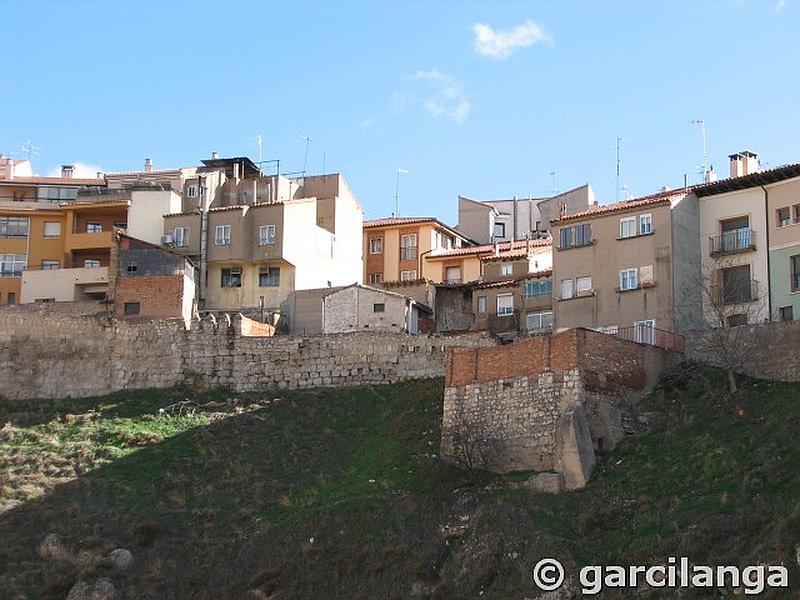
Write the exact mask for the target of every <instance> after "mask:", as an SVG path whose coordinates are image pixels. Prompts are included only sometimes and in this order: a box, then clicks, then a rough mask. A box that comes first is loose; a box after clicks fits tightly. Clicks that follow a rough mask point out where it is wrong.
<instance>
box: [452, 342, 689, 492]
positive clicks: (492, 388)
mask: <svg viewBox="0 0 800 600" xmlns="http://www.w3.org/2000/svg"><path fill="white" fill-rule="evenodd" d="M680 358H681V357H680V355H676V354H674V353H671V352H668V351H666V350H661V349H659V348H654V347H652V346H645V345H642V344H635V343H633V342H627V341H624V340H621V339H619V338H616V337H614V336H610V335H606V334H602V333H597V332H594V331H590V330H585V329H571V330H568V331H565V332H563V333H560V334H557V335H553V336H546V337H534V338H528V339H524V340H520V341H518V342H515V343H513V344H507V345H503V346H496V347H486V348H453V349H451V350H450V351H449V352H448V355H447V362H446V367H445V370H446V373H445V393H444V417H443V423H442V454H443V456H446V457H450V458H452V459H455V460H456V461H458V462H461V463H471V464H468V466H478V467H482V468H487V469H489V470H492V471H496V472H507V471H514V470H535V471H556V472H558V473H560V474H562V475H563V478H564V481H565V484H566V486H567V487H568V488H577V487H582V486H583V485H584V484H585V483H586V480H587V479H588V476H589V473H590V472H591V468H592V466H593V465H594V460H595V451H602V450H610V449H613V447H614V446H615V445H616V443H617V442H618V441H619V440H620V439H621V438H622V435H623V429H622V419H623V415H624V413H625V412H627V411H629V410H630V408H631V407H632V405H633V404H635V402H636V401H637V400H638V399H639V398H640V397H641V396H642V395H644V394H645V393H647V392H648V391H649V390H650V389H651V388H652V386H653V385H654V384H655V382H656V380H657V379H658V376H659V375H660V373H661V372H662V371H663V370H664V369H666V368H669V367H670V366H672V365H674V364H675V363H676V362H677V361H678V360H680Z"/></svg>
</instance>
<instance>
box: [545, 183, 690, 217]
mask: <svg viewBox="0 0 800 600" xmlns="http://www.w3.org/2000/svg"><path fill="white" fill-rule="evenodd" d="M691 191H692V188H691V187H688V188H679V189H677V190H667V191H665V192H658V193H657V194H651V195H650V196H642V197H641V198H634V199H632V200H623V201H622V202H614V203H612V204H604V205H602V206H594V207H592V208H589V209H587V210H583V211H581V212H578V213H575V214H571V215H565V216H563V217H561V218H559V219H554V220H553V221H552V222H551V223H565V222H569V221H575V220H577V219H592V218H594V217H602V216H605V215H608V214H613V213H619V212H624V211H626V210H631V209H636V208H641V207H643V206H655V205H658V204H668V203H669V202H670V201H671V200H672V198H675V197H677V196H685V195H687V194H689V193H691Z"/></svg>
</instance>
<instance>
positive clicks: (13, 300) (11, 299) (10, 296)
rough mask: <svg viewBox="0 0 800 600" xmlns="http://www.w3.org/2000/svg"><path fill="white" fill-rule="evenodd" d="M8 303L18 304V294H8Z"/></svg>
mask: <svg viewBox="0 0 800 600" xmlns="http://www.w3.org/2000/svg"><path fill="white" fill-rule="evenodd" d="M8 303H9V304H16V303H17V293H16V292H8Z"/></svg>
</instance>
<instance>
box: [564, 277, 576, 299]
mask: <svg viewBox="0 0 800 600" xmlns="http://www.w3.org/2000/svg"><path fill="white" fill-rule="evenodd" d="M572 288H573V286H572V279H562V280H561V299H562V300H569V299H570V298H572V295H573V292H572Z"/></svg>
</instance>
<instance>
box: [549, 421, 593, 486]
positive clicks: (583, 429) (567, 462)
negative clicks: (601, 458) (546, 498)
mask: <svg viewBox="0 0 800 600" xmlns="http://www.w3.org/2000/svg"><path fill="white" fill-rule="evenodd" d="M594 463H595V455H594V447H593V445H592V436H591V434H590V432H589V422H588V420H587V418H586V412H585V411H584V410H583V407H582V406H580V405H579V406H576V407H575V408H573V409H571V410H568V411H567V412H565V413H564V414H563V415H562V416H561V420H560V422H559V424H558V447H557V454H556V465H557V466H556V470H557V471H559V472H561V473H563V474H564V482H565V484H566V489H568V490H575V489H578V488H582V487H584V486H585V485H586V482H587V481H589V476H590V475H591V473H592V469H593V468H594Z"/></svg>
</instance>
